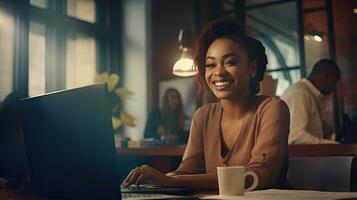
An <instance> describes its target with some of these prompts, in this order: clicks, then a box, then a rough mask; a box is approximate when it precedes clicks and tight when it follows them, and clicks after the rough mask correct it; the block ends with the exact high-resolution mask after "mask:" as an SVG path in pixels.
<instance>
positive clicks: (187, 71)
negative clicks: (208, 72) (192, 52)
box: [172, 58, 198, 76]
mask: <svg viewBox="0 0 357 200" xmlns="http://www.w3.org/2000/svg"><path fill="white" fill-rule="evenodd" d="M172 73H173V74H174V75H176V76H194V75H196V74H197V73H198V70H197V67H196V66H195V65H194V63H193V60H192V59H190V58H181V59H180V60H178V61H177V62H176V63H175V65H174V67H173V70H172Z"/></svg>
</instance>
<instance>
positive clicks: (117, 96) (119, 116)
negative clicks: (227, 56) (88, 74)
mask: <svg viewBox="0 0 357 200" xmlns="http://www.w3.org/2000/svg"><path fill="white" fill-rule="evenodd" d="M119 81H120V76H119V75H118V74H116V73H112V74H109V73H108V72H103V73H101V74H97V75H96V76H95V82H106V83H107V84H108V92H109V98H110V104H111V107H112V125H113V130H115V132H117V133H118V132H120V131H119V130H120V129H121V128H122V127H123V125H125V126H135V118H134V117H133V116H131V115H130V114H128V113H126V112H124V110H123V108H122V105H123V101H124V100H127V99H130V97H131V96H132V95H133V92H132V91H130V90H128V89H126V88H123V87H120V86H119Z"/></svg>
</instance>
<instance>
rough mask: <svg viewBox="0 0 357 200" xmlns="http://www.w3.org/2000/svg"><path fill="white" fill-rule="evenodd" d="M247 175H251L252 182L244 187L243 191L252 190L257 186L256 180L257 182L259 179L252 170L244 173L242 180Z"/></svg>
mask: <svg viewBox="0 0 357 200" xmlns="http://www.w3.org/2000/svg"><path fill="white" fill-rule="evenodd" d="M247 176H252V177H253V184H252V185H251V186H250V187H249V188H247V189H245V192H249V191H252V190H254V189H255V188H256V187H257V186H258V182H259V179H258V175H257V174H256V173H254V172H253V171H247V172H245V173H244V180H245V178H246V177H247Z"/></svg>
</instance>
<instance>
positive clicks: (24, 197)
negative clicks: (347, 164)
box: [0, 189, 357, 200]
mask: <svg viewBox="0 0 357 200" xmlns="http://www.w3.org/2000/svg"><path fill="white" fill-rule="evenodd" d="M215 194H218V192H212V191H209V192H200V193H197V195H199V196H202V195H204V196H206V195H215ZM191 197H192V196H191ZM351 198H353V199H355V198H357V192H320V191H308V190H277V189H269V190H258V191H253V192H247V193H246V194H245V196H238V197H237V196H236V197H224V198H222V197H220V196H215V197H214V199H243V200H244V199H248V200H249V199H268V200H270V199H274V200H276V199H290V200H300V199H310V200H313V199H319V200H320V199H324V200H326V199H327V200H329V199H331V200H332V199H351ZM5 199H6V200H8V199H11V200H54V199H52V198H46V197H39V196H35V195H33V194H31V192H30V191H23V190H14V189H11V190H10V189H3V190H0V200H5ZM207 199H212V198H207Z"/></svg>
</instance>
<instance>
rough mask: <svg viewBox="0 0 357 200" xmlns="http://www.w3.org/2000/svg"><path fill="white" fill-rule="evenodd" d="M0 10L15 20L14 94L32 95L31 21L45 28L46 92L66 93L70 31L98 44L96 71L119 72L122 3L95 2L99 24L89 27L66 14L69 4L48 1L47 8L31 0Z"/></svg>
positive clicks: (10, 3)
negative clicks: (31, 2)
mask: <svg viewBox="0 0 357 200" xmlns="http://www.w3.org/2000/svg"><path fill="white" fill-rule="evenodd" d="M0 6H1V9H5V10H6V11H9V12H11V14H12V15H13V16H14V17H15V19H16V20H15V21H16V24H15V27H16V28H15V33H16V35H15V48H14V53H15V54H14V66H13V68H14V73H13V74H14V75H13V90H14V91H21V92H23V93H25V94H28V91H29V88H28V87H29V82H28V81H29V51H30V49H29V31H30V29H29V28H30V27H29V26H30V21H35V22H38V23H40V24H43V25H44V26H45V27H46V92H51V91H55V90H61V89H65V87H66V86H65V54H66V34H67V31H73V32H80V33H84V34H89V35H92V36H93V37H94V38H95V41H96V71H97V72H98V73H100V72H103V71H108V72H117V73H118V72H120V71H121V70H122V68H121V67H120V66H121V65H120V64H121V63H122V56H121V54H120V52H121V40H120V38H121V13H120V12H118V11H117V10H120V8H121V3H120V1H119V2H117V1H115V0H113V1H97V0H95V8H96V10H95V11H96V22H95V23H90V22H86V21H83V20H81V19H78V18H75V17H71V16H68V15H67V14H66V0H48V7H47V8H40V7H36V6H34V5H31V4H30V1H29V0H14V1H5V2H1V4H0Z"/></svg>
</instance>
